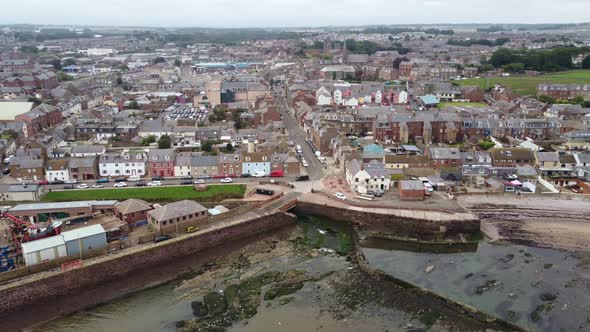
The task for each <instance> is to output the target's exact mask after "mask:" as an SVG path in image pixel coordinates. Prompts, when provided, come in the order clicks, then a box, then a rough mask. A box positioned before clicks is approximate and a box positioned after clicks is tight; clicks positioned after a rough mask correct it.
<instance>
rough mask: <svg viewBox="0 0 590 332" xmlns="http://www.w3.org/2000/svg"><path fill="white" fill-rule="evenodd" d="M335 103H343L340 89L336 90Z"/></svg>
mask: <svg viewBox="0 0 590 332" xmlns="http://www.w3.org/2000/svg"><path fill="white" fill-rule="evenodd" d="M334 104H336V105H342V91H340V89H336V90H334Z"/></svg>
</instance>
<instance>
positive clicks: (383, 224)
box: [293, 201, 480, 238]
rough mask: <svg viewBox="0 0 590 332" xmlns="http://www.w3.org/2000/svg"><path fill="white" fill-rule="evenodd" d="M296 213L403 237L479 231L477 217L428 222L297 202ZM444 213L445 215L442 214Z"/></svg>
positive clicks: (426, 236)
mask: <svg viewBox="0 0 590 332" xmlns="http://www.w3.org/2000/svg"><path fill="white" fill-rule="evenodd" d="M293 211H294V212H295V213H297V214H305V215H318V216H323V217H327V218H330V219H333V220H341V221H347V222H351V223H352V224H353V225H354V226H359V227H361V228H363V227H364V228H369V229H370V228H376V229H382V230H386V231H387V232H388V233H391V234H395V235H397V236H402V237H411V238H430V237H437V236H449V235H455V234H458V233H475V232H478V231H479V226H480V221H479V219H478V218H459V217H457V219H453V218H452V217H451V218H444V220H427V219H417V218H407V217H401V216H397V215H391V214H381V213H371V212H364V211H358V210H352V209H346V208H339V207H334V206H328V205H323V204H316V203H311V202H304V201H298V202H297V206H296V207H295V208H294V210H293ZM441 213H442V212H441Z"/></svg>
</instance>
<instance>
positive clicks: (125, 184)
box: [114, 182, 127, 188]
mask: <svg viewBox="0 0 590 332" xmlns="http://www.w3.org/2000/svg"><path fill="white" fill-rule="evenodd" d="M114 187H116V188H123V187H127V182H117V183H115V185H114Z"/></svg>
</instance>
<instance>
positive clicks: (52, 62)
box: [48, 59, 61, 70]
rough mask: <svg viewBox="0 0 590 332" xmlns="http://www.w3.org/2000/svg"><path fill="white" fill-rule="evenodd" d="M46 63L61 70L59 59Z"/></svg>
mask: <svg viewBox="0 0 590 332" xmlns="http://www.w3.org/2000/svg"><path fill="white" fill-rule="evenodd" d="M48 64H50V65H52V66H53V68H54V69H55V70H61V60H60V59H53V60H50V61H49V62H48Z"/></svg>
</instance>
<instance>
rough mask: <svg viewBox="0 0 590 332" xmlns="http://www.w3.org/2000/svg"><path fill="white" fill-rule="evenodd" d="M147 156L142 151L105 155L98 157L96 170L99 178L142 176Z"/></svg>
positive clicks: (144, 171)
mask: <svg viewBox="0 0 590 332" xmlns="http://www.w3.org/2000/svg"><path fill="white" fill-rule="evenodd" d="M146 163H147V155H146V154H145V152H144V151H142V150H137V151H123V152H121V153H106V154H103V155H101V156H100V159H99V162H98V170H99V172H100V176H101V177H107V176H112V177H119V176H132V175H138V176H144V175H145V174H146Z"/></svg>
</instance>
